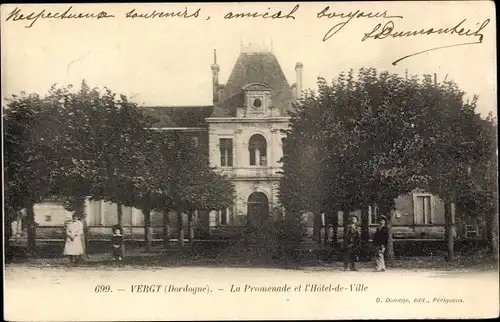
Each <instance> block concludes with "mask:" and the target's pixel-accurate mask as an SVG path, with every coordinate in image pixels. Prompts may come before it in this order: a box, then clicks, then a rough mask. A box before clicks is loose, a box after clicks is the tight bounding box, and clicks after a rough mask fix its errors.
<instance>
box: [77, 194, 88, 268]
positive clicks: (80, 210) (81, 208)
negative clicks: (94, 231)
mask: <svg viewBox="0 0 500 322" xmlns="http://www.w3.org/2000/svg"><path fill="white" fill-rule="evenodd" d="M74 206H75V210H74V214H75V215H77V216H78V218H79V219H80V221H81V222H82V224H83V256H82V258H83V259H87V257H88V253H87V250H88V248H89V244H88V235H89V227H88V225H87V220H86V214H85V197H77V198H75V204H74Z"/></svg>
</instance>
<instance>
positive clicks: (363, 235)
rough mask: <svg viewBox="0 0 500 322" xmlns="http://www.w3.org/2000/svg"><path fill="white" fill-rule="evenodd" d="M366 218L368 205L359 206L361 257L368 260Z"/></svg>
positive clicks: (368, 240)
mask: <svg viewBox="0 0 500 322" xmlns="http://www.w3.org/2000/svg"><path fill="white" fill-rule="evenodd" d="M368 221H369V218H368V207H367V206H363V207H361V258H362V259H363V260H365V261H369V260H370V253H371V252H370V227H369V224H370V223H369V222H368Z"/></svg>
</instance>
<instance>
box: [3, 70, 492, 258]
mask: <svg viewBox="0 0 500 322" xmlns="http://www.w3.org/2000/svg"><path fill="white" fill-rule="evenodd" d="M464 94H465V93H464V92H462V91H461V90H460V89H459V88H458V86H457V85H456V84H454V83H453V82H443V83H437V82H435V81H433V80H432V77H431V76H425V77H424V78H423V79H419V78H417V77H406V78H405V77H400V76H398V75H394V74H390V73H387V72H383V73H377V71H376V70H375V69H361V70H360V71H359V73H357V75H356V76H355V73H354V72H353V71H349V72H348V73H347V74H345V73H341V74H340V75H339V77H338V79H336V80H335V81H333V82H332V83H331V84H329V83H327V82H326V81H325V80H324V79H319V81H318V89H317V90H316V91H308V92H306V93H305V95H304V97H303V99H302V100H301V101H300V102H299V103H298V105H297V110H296V112H295V113H294V114H293V115H291V123H290V127H289V129H288V130H287V131H286V133H285V138H284V139H283V155H284V157H283V159H282V164H283V176H282V180H281V184H280V187H279V201H280V203H281V205H282V206H283V207H284V209H285V216H284V218H283V220H281V221H278V222H274V223H272V222H267V223H266V224H265V225H264V226H265V227H259V229H257V230H255V229H249V230H248V234H246V237H248V238H247V239H248V241H249V244H252V243H254V244H255V243H258V244H274V246H277V247H276V248H275V250H276V252H278V253H279V254H281V255H283V256H285V257H287V256H289V255H291V254H292V253H293V250H294V249H296V248H298V247H299V243H300V241H301V238H302V236H303V231H302V230H303V227H302V225H303V223H302V213H303V212H305V211H310V212H312V213H313V214H314V226H315V229H314V235H315V239H316V240H317V241H318V242H319V241H320V240H319V239H320V227H321V214H322V213H324V214H325V219H326V226H329V225H332V226H333V227H334V236H333V241H334V242H336V241H337V231H338V229H337V228H338V225H339V222H338V218H337V213H338V211H343V213H344V218H343V223H344V232H345V231H346V230H347V229H346V228H347V224H348V216H349V213H350V212H352V211H356V210H361V218H360V219H361V237H362V238H361V239H362V244H363V248H364V249H368V248H369V247H368V243H369V240H368V239H369V234H368V207H369V206H372V207H373V206H375V205H376V206H377V207H378V209H379V214H382V215H385V216H386V217H387V219H388V229H389V242H388V253H389V263H392V262H393V260H394V254H393V253H394V251H393V240H392V233H390V231H391V225H392V223H391V210H392V209H393V208H394V206H395V199H396V198H397V197H398V196H402V195H405V194H408V193H410V192H412V191H414V190H415V189H423V190H425V191H427V192H430V193H433V194H435V195H437V196H439V197H440V198H441V199H442V200H443V201H444V203H445V217H446V238H445V240H446V244H447V249H448V256H447V258H448V259H449V260H452V259H453V258H454V248H453V246H454V233H453V222H452V205H455V207H456V210H457V211H458V212H460V213H462V214H465V215H466V216H470V217H481V218H485V219H486V222H487V227H488V239H489V241H490V245H491V247H490V248H491V250H492V252H493V254H495V255H496V256H498V208H497V195H498V187H497V168H496V165H497V145H496V144H497V141H496V140H497V139H496V133H497V123H496V119H494V118H493V117H492V116H491V115H490V116H488V117H486V118H482V117H481V116H480V115H479V114H478V113H477V112H476V103H477V97H474V98H473V99H472V100H471V101H464ZM154 121H155V120H152V119H150V118H149V117H147V116H145V114H144V113H143V112H142V110H141V108H139V107H138V106H137V105H136V104H134V103H132V102H129V101H128V100H127V98H126V97H125V96H123V95H121V96H120V97H119V98H118V97H117V95H116V94H115V93H113V92H111V91H110V90H108V89H106V90H105V91H104V92H101V91H99V90H97V89H91V88H89V87H88V85H87V84H86V83H85V82H83V83H82V85H81V88H80V89H79V90H77V91H73V90H72V88H58V87H55V86H54V87H52V88H51V90H50V91H49V93H48V94H46V95H45V96H40V95H36V94H31V95H26V94H21V95H19V96H13V97H12V98H11V99H10V100H9V101H8V103H7V104H6V106H5V107H4V116H3V125H4V156H5V162H4V164H5V166H4V175H5V180H4V187H5V207H6V209H5V210H6V213H7V216H6V217H5V218H6V220H5V229H6V232H8V233H7V234H5V238H6V239H5V244H6V245H8V243H9V237H10V236H9V233H10V220H11V219H12V218H11V216H12V215H13V214H14V213H16V212H17V211H19V210H21V209H26V213H27V221H28V251H29V252H30V253H36V242H35V240H36V227H35V226H36V225H35V220H34V218H35V217H34V210H33V206H34V205H35V204H36V203H39V202H42V201H44V200H46V199H48V198H53V197H56V198H62V199H64V200H66V208H67V209H70V210H72V211H73V212H74V213H76V214H78V215H80V216H85V210H84V201H85V199H86V198H91V199H94V200H105V201H109V202H113V203H116V204H118V222H119V224H120V225H121V216H122V213H121V209H122V207H121V206H127V207H135V208H138V209H140V210H141V211H142V213H143V215H144V239H145V241H146V245H147V247H146V249H147V250H148V251H150V250H151V247H152V245H151V244H152V228H151V212H152V211H153V210H154V211H159V212H162V213H163V214H164V240H165V244H164V246H165V247H168V246H169V245H168V244H169V240H170V237H171V236H169V225H170V223H169V213H170V212H172V211H173V212H176V213H177V216H178V218H179V219H180V220H178V223H179V224H180V226H179V229H178V234H179V235H178V240H179V243H180V244H181V246H182V245H183V243H184V234H185V232H184V230H183V228H182V220H181V219H182V215H183V214H187V215H188V222H189V230H190V232H189V236H192V234H191V230H192V229H193V214H194V213H195V211H196V210H220V209H225V208H228V207H231V206H232V205H233V202H234V199H235V190H234V187H233V185H232V183H231V181H230V180H229V179H228V178H226V177H224V176H222V175H220V174H218V173H217V172H216V171H214V170H213V169H211V168H210V167H209V162H208V151H202V150H200V149H198V148H197V147H195V146H194V145H193V144H192V141H191V139H190V138H189V137H187V136H186V135H183V134H182V133H179V132H177V131H156V130H152V124H153V122H154ZM250 228H253V227H250ZM325 235H326V234H325ZM246 237H245V238H246ZM85 240H87V239H85ZM281 255H279V256H281ZM292 260H293V257H292Z"/></svg>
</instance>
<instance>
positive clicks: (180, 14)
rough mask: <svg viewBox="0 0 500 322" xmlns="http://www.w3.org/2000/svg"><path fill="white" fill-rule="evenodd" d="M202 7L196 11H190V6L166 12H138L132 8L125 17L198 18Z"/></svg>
mask: <svg viewBox="0 0 500 322" xmlns="http://www.w3.org/2000/svg"><path fill="white" fill-rule="evenodd" d="M200 11H201V9H200V8H198V10H196V11H192V12H190V11H189V10H188V8H185V9H184V11H177V12H174V11H173V12H164V11H156V10H153V11H152V12H150V13H142V12H137V11H136V10H135V9H132V10H130V11H129V12H127V13H126V14H125V18H142V19H152V18H172V17H177V18H186V19H188V18H198V17H199V16H200Z"/></svg>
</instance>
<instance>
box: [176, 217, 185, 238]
mask: <svg viewBox="0 0 500 322" xmlns="http://www.w3.org/2000/svg"><path fill="white" fill-rule="evenodd" d="M177 227H178V237H177V239H178V241H179V245H180V246H181V247H184V223H183V222H182V211H177Z"/></svg>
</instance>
